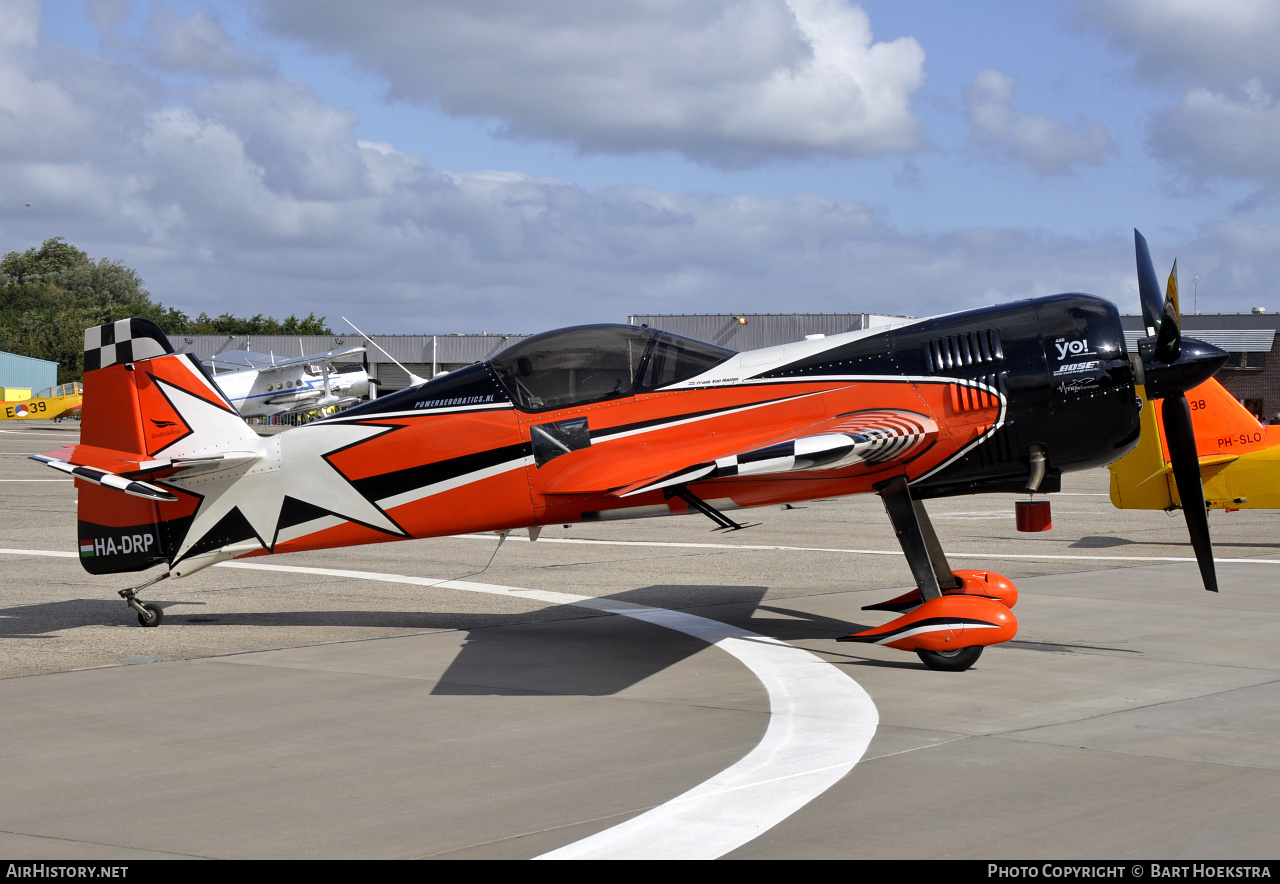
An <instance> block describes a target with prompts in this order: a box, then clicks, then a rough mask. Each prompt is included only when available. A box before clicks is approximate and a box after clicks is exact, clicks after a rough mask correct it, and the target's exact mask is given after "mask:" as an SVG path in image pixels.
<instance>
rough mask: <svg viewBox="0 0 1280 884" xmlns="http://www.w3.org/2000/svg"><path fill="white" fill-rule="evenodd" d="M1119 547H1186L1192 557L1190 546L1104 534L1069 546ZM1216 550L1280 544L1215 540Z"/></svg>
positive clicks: (1277, 544)
mask: <svg viewBox="0 0 1280 884" xmlns="http://www.w3.org/2000/svg"><path fill="white" fill-rule="evenodd" d="M1117 546H1186V547H1187V549H1188V552H1187V555H1188V556H1190V555H1191V552H1190V548H1191V545H1190V544H1179V543H1170V542H1169V540H1168V539H1165V540H1130V539H1128V538H1127V537H1110V536H1107V535H1103V534H1093V535H1089V536H1087V537H1081V538H1080V539H1079V540H1077V541H1076V542H1075V543H1071V544H1068V547H1069V548H1071V549H1110V548H1112V547H1117ZM1213 546H1214V549H1223V548H1228V547H1239V548H1242V549H1280V543H1257V542H1252V541H1251V542H1249V543H1230V542H1227V541H1221V540H1215V541H1214V542H1213Z"/></svg>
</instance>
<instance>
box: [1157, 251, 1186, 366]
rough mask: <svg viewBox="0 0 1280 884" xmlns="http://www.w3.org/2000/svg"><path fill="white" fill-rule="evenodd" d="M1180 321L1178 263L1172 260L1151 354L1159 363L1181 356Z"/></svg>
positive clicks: (1171, 360)
mask: <svg viewBox="0 0 1280 884" xmlns="http://www.w3.org/2000/svg"><path fill="white" fill-rule="evenodd" d="M1181 324H1182V319H1181V313H1180V312H1179V310H1178V261H1177V259H1174V262H1173V271H1172V272H1171V273H1170V274H1169V284H1168V285H1167V286H1166V287H1165V290H1164V310H1163V314H1162V316H1161V319H1160V334H1159V335H1158V336H1157V337H1156V349H1155V353H1154V354H1153V355H1154V356H1155V358H1156V360H1158V361H1159V362H1164V363H1166V364H1167V363H1170V362H1177V361H1178V357H1179V356H1181V355H1182V329H1181V327H1180V326H1181Z"/></svg>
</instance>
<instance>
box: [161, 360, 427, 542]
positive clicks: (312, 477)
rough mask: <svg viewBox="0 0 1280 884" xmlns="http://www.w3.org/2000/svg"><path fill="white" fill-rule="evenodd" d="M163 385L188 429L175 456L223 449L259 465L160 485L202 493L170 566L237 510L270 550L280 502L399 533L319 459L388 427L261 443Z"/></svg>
mask: <svg viewBox="0 0 1280 884" xmlns="http://www.w3.org/2000/svg"><path fill="white" fill-rule="evenodd" d="M164 386H165V388H166V390H165V392H166V393H167V394H168V395H169V399H170V401H171V402H172V403H173V405H174V407H175V408H176V409H177V411H178V413H179V414H180V415H182V419H183V420H185V421H186V422H187V423H188V424H189V425H190V426H191V428H192V430H193V431H194V432H193V433H192V435H191V436H188V437H187V438H186V439H184V440H182V442H181V443H179V444H178V445H175V446H173V447H174V449H177V448H179V447H181V448H183V449H184V450H183V451H182V452H181V453H182V454H197V453H199V454H208V453H211V452H214V451H218V452H226V451H227V450H228V449H229V448H230V449H237V450H247V451H254V452H256V453H257V454H258V461H257V462H256V463H253V464H240V465H238V466H233V467H230V468H228V469H226V470H222V471H216V472H205V473H200V474H198V475H194V476H191V477H189V478H184V477H181V476H178V477H175V478H173V479H170V480H168V481H167V482H165V484H167V485H171V486H173V487H176V488H180V489H182V490H185V491H191V492H193V493H196V494H201V495H203V500H201V502H200V508H199V509H197V510H196V515H195V519H194V521H193V522H192V523H191V528H190V530H189V531H188V532H187V536H186V538H185V539H184V540H183V542H182V546H181V547H180V548H179V550H178V554H177V556H175V559H174V560H175V561H177V560H180V559H181V558H182V557H183V556H185V555H186V554H187V552H188V551H189V550H190V549H191V548H192V547H193V546H195V545H196V544H197V543H199V542H200V541H201V540H202V539H204V537H205V535H206V534H208V533H209V531H211V530H212V529H213V528H214V527H215V526H216V525H217V524H218V523H219V522H220V521H222V519H223V518H225V517H226V516H227V514H228V513H230V512H231V511H232V510H233V509H238V510H240V513H241V514H242V515H243V516H244V517H245V520H246V521H248V523H249V525H250V527H252V528H253V530H254V533H256V534H257V536H258V540H259V541H260V542H261V543H262V544H263V546H265V547H267V548H268V549H270V548H271V547H272V546H273V545H274V544H275V536H276V526H277V525H278V524H279V522H280V510H281V508H282V507H283V506H284V499H285V498H286V497H292V498H294V499H295V500H299V501H302V502H304V503H309V504H311V505H313V506H316V507H319V508H320V509H322V510H326V511H328V512H331V513H333V514H334V515H337V516H339V517H341V518H343V519H347V520H348V521H351V522H358V523H360V524H363V525H368V526H370V527H373V528H378V529H381V530H383V531H388V532H390V533H392V534H395V535H397V536H400V537H403V536H405V532H404V531H403V530H401V528H400V527H399V526H398V525H396V523H395V522H393V521H391V519H389V518H388V517H387V516H386V514H385V513H383V512H382V510H380V509H378V507H376V506H375V505H374V504H373V503H371V502H370V501H369V500H367V499H366V498H365V497H364V496H363V495H361V494H360V492H358V491H356V489H355V488H354V487H353V486H352V485H351V483H350V482H349V481H348V480H347V479H346V477H345V476H343V475H342V474H341V473H340V472H338V470H337V469H335V468H334V467H333V466H332V465H330V463H329V462H328V461H326V460H325V459H324V455H326V454H331V453H332V452H334V451H337V450H338V449H341V448H345V447H347V446H348V445H353V444H355V443H357V442H363V441H365V440H367V439H371V438H373V437H374V436H379V435H381V434H383V433H387V432H390V431H391V430H392V429H394V428H392V427H369V426H361V425H358V424H317V425H312V426H304V427H298V428H296V429H292V430H288V431H286V432H284V433H281V434H279V435H278V436H271V437H266V438H263V437H259V436H258V435H257V434H256V433H254V432H253V431H252V430H250V429H249V427H248V425H247V424H245V423H244V421H243V420H242V419H241V418H240V417H239V416H238V415H232V414H229V413H228V412H226V411H225V410H223V409H220V408H218V407H216V406H214V405H211V404H209V403H208V402H205V401H204V400H203V399H200V398H199V397H196V396H192V395H190V394H188V393H185V392H183V391H182V390H179V389H178V388H176V387H172V386H170V385H168V384H164ZM184 443H185V444H184ZM168 453H169V452H166V454H168ZM174 453H175V454H176V453H177V452H176V451H175V452H174Z"/></svg>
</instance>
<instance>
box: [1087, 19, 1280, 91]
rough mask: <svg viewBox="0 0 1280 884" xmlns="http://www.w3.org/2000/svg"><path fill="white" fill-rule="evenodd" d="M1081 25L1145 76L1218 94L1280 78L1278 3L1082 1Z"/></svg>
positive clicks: (1279, 20)
mask: <svg viewBox="0 0 1280 884" xmlns="http://www.w3.org/2000/svg"><path fill="white" fill-rule="evenodd" d="M1077 19H1078V20H1079V22H1080V23H1082V24H1084V25H1086V26H1088V27H1092V28H1094V29H1096V30H1098V31H1099V32H1100V33H1102V35H1103V36H1104V37H1105V38H1106V39H1107V40H1108V41H1109V42H1110V43H1111V44H1112V45H1113V46H1115V47H1116V48H1118V49H1120V50H1121V51H1123V52H1125V53H1127V54H1132V55H1133V56H1134V57H1135V58H1136V60H1137V64H1138V70H1139V71H1140V72H1141V73H1143V74H1144V75H1146V76H1150V77H1159V78H1164V77H1172V78H1175V79H1181V80H1189V81H1191V82H1194V83H1198V84H1203V85H1209V86H1214V87H1216V88H1219V89H1223V88H1234V87H1238V86H1239V85H1240V84H1241V83H1242V82H1244V81H1246V80H1249V79H1252V78H1256V77H1262V78H1263V79H1264V80H1267V81H1269V82H1270V83H1275V82H1276V80H1277V79H1278V78H1280V53H1277V52H1276V46H1277V45H1280V4H1276V3H1275V2H1273V0H1215V2H1213V3H1206V2H1203V0H1081V2H1080V5H1079V7H1078V10H1077Z"/></svg>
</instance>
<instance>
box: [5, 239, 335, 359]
mask: <svg viewBox="0 0 1280 884" xmlns="http://www.w3.org/2000/svg"><path fill="white" fill-rule="evenodd" d="M134 316H136V317H140V318H143V319H150V320H151V321H152V322H155V323H156V324H157V325H159V326H160V328H161V329H163V330H164V332H165V334H169V335H181V334H227V335H261V334H289V335H328V334H333V332H331V331H330V330H329V328H328V326H326V325H325V321H324V320H325V317H323V316H321V317H319V318H316V315H315V313H311V314H309V315H308V316H307V318H306V319H298V317H297V316H294V315H292V314H291V315H289V316H287V317H286V318H285V319H284V321H283V322H281V321H280V320H277V319H275V318H274V317H271V316H263V315H262V314H261V313H259V314H257V315H256V316H253V317H251V318H249V319H241V318H239V317H236V316H232V315H231V314H230V313H223V314H222V315H221V316H218V317H216V318H211V317H210V316H209V315H208V314H207V313H204V312H201V313H200V315H199V316H197V317H196V318H195V319H194V320H193V319H190V318H189V317H188V316H187V314H186V313H184V312H183V311H181V310H178V309H177V308H174V307H167V308H166V307H165V306H164V305H163V304H159V303H156V302H153V301H152V300H151V293H150V292H148V291H147V290H146V288H145V287H144V286H143V281H142V277H141V276H139V275H138V272H137V271H136V270H134V269H133V268H132V267H127V266H125V264H123V263H122V262H120V261H111V260H108V259H106V258H102V259H99V260H97V261H94V260H93V259H92V258H90V257H89V256H88V255H87V254H86V253H84V252H82V251H80V249H78V248H76V247H75V246H73V245H72V244H71V243H69V242H67V241H66V240H65V239H63V238H62V237H60V236H55V237H53V238H52V239H47V240H45V241H44V242H43V243H42V244H41V245H40V247H39V248H35V247H33V248H29V249H27V250H26V251H25V252H9V253H8V254H6V255H5V256H4V257H3V258H0V350H7V351H9V352H11V353H18V354H20V355H23V356H34V357H36V358H37V359H48V360H50V361H52V362H56V363H58V383H67V382H68V381H73V380H79V379H80V378H81V377H82V376H83V374H84V330H85V329H86V328H89V327H91V326H95V325H101V324H103V323H105V322H114V321H115V320H118V319H127V318H129V317H134Z"/></svg>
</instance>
